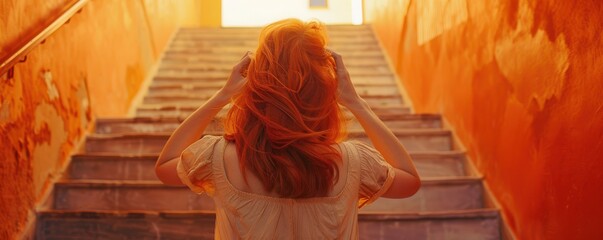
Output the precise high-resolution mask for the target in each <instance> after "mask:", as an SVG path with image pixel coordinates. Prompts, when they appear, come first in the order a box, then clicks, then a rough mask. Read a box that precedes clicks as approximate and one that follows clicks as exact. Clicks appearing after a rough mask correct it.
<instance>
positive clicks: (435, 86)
mask: <svg viewBox="0 0 603 240" xmlns="http://www.w3.org/2000/svg"><path fill="white" fill-rule="evenodd" d="M365 11H367V12H368V14H367V16H370V18H369V19H368V21H369V22H372V23H373V26H374V28H375V30H376V32H377V35H378V37H379V38H380V39H381V41H382V42H383V43H384V46H385V48H386V51H387V53H388V55H389V56H390V58H391V59H392V61H393V64H394V65H395V67H396V72H397V73H398V75H399V76H400V78H401V80H402V82H403V84H404V86H405V88H406V89H407V91H408V93H409V95H410V98H411V99H412V102H413V104H414V108H415V110H416V112H419V113H442V114H443V115H444V117H445V119H446V120H447V121H448V122H449V123H450V124H451V127H452V128H453V130H454V131H455V134H456V135H457V136H458V137H459V138H460V140H461V141H462V143H463V144H464V145H465V147H466V149H467V151H468V154H469V156H470V158H471V160H472V161H473V162H474V163H475V165H476V166H477V168H478V170H479V171H480V172H481V173H482V174H483V175H484V176H485V180H486V183H487V185H488V186H489V187H490V188H491V189H492V191H493V193H494V195H495V197H496V198H497V199H498V201H499V202H500V204H501V205H502V213H503V214H504V215H505V217H506V218H507V219H508V222H509V225H510V228H511V229H512V230H513V232H515V233H516V235H517V236H518V237H519V239H530V240H531V239H600V238H601V236H603V229H602V228H601V223H602V221H601V220H600V219H601V216H603V204H602V203H603V36H601V32H602V31H603V29H602V27H601V26H603V4H601V3H600V1H599V0H584V1H573V0H562V1H555V0H539V1H536V0H491V1H468V0H450V1H439V0H421V1H418V0H414V1H413V0H407V1H403V0H380V1H365Z"/></svg>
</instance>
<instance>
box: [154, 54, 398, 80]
mask: <svg viewBox="0 0 603 240" xmlns="http://www.w3.org/2000/svg"><path fill="white" fill-rule="evenodd" d="M198 56H199V55H190V56H189V57H188V58H197V57H198ZM227 57H229V56H222V57H221V58H227ZM231 58H232V59H234V60H233V61H232V64H233V65H234V64H236V63H237V60H238V59H240V56H238V57H235V56H231ZM231 68H232V67H231ZM348 71H349V73H350V77H351V78H352V81H354V79H353V78H354V77H355V76H365V77H366V76H392V72H391V71H390V70H389V69H388V68H387V67H384V66H381V67H378V66H369V67H354V68H348ZM230 72H231V70H230V69H220V70H203V69H200V70H195V69H160V70H159V71H158V72H157V75H156V77H163V78H164V77H176V78H177V77H188V78H204V77H207V78H222V79H223V80H226V79H228V76H230Z"/></svg>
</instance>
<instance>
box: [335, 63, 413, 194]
mask: <svg viewBox="0 0 603 240" xmlns="http://www.w3.org/2000/svg"><path fill="white" fill-rule="evenodd" d="M331 54H332V56H333V58H334V59H335V62H336V64H337V79H338V82H339V86H338V91H339V103H340V104H341V105H343V106H344V107H346V108H348V109H349V110H350V111H351V112H352V114H354V116H355V117H356V119H357V120H358V122H360V124H361V125H362V127H363V128H364V131H365V132H366V135H367V136H368V137H369V139H370V140H371V141H372V142H373V146H374V147H375V149H377V151H379V152H380V153H381V155H383V158H384V159H385V161H387V162H388V163H389V164H390V165H392V167H394V171H395V177H394V181H393V183H392V185H391V186H390V188H389V189H388V190H387V191H386V192H385V193H384V194H383V195H382V197H388V198H405V197H410V196H412V195H413V194H415V193H416V192H417V191H418V190H419V188H420V187H421V179H420V178H419V174H418V173H417V169H416V168H415V165H414V164H413V162H412V159H411V158H410V155H409V154H408V151H406V149H405V148H404V146H403V145H402V144H401V143H400V141H399V140H398V138H397V137H396V136H395V135H394V134H393V133H392V131H391V130H389V128H387V126H386V125H385V124H384V123H383V122H382V121H381V119H379V117H378V116H377V115H376V114H375V113H374V112H373V111H372V110H371V108H370V107H369V105H368V104H367V103H366V101H364V99H362V98H361V97H360V96H359V95H358V94H357V93H356V90H355V89H354V85H353V84H352V81H351V80H350V75H349V72H348V71H347V69H346V68H345V65H344V64H343V60H342V58H341V55H339V54H337V53H335V52H331Z"/></svg>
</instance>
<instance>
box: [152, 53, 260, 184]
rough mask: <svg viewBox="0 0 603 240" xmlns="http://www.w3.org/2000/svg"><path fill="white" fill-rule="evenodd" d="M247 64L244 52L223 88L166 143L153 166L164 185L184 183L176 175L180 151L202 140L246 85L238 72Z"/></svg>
mask: <svg viewBox="0 0 603 240" xmlns="http://www.w3.org/2000/svg"><path fill="white" fill-rule="evenodd" d="M250 61H251V59H250V52H247V53H246V54H245V56H243V58H242V59H241V60H240V61H239V63H238V64H237V65H235V66H234V67H233V69H232V72H231V73H230V77H229V78H228V80H227V81H226V84H225V85H224V87H222V88H221V89H220V90H218V92H217V93H216V94H214V95H213V96H212V97H211V98H210V99H209V100H207V102H205V104H203V105H202V106H201V107H199V108H198V109H197V110H195V111H194V112H193V113H192V114H191V115H190V116H188V117H187V118H186V119H185V120H184V121H183V122H182V124H180V126H178V128H176V130H175V131H174V132H173V133H172V135H171V136H170V138H169V139H168V140H167V142H166V144H165V146H163V149H162V150H161V153H160V154H159V158H158V159H157V162H156V163H155V174H156V175H157V177H158V178H159V180H161V181H162V182H163V183H165V184H169V185H182V184H183V183H182V181H181V180H180V178H179V177H178V174H177V172H176V166H177V164H178V162H179V160H180V155H181V154H182V151H184V149H186V148H187V147H188V146H189V145H191V144H192V143H194V142H195V141H197V140H198V139H199V138H200V137H201V135H202V134H203V131H205V128H207V126H208V125H209V124H210V123H211V122H212V120H213V119H214V117H215V116H216V114H218V112H219V111H220V110H221V109H222V108H224V106H226V104H228V102H229V101H230V99H231V98H232V96H233V95H234V94H236V93H238V92H239V91H240V90H241V88H242V87H243V85H245V81H246V79H245V77H244V76H243V75H242V74H241V70H242V69H244V68H246V67H247V66H248V65H249V62H250Z"/></svg>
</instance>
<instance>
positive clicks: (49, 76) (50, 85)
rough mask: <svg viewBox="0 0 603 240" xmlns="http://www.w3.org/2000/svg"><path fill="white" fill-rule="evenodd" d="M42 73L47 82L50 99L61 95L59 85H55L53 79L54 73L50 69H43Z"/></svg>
mask: <svg viewBox="0 0 603 240" xmlns="http://www.w3.org/2000/svg"><path fill="white" fill-rule="evenodd" d="M41 75H42V79H43V80H44V83H46V89H47V90H46V93H47V94H48V99H50V100H51V101H52V100H55V99H57V98H58V97H59V91H58V90H57V86H56V85H54V82H53V81H52V73H51V72H50V70H43V71H42V74H41Z"/></svg>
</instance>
